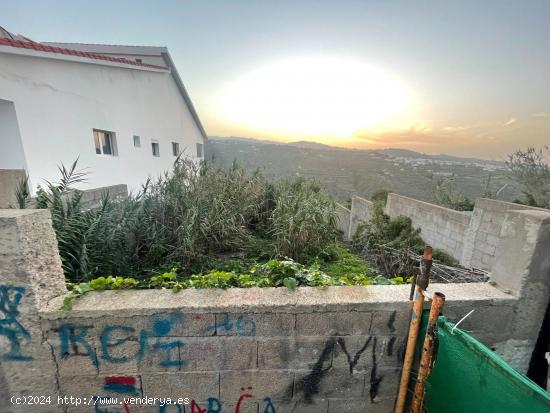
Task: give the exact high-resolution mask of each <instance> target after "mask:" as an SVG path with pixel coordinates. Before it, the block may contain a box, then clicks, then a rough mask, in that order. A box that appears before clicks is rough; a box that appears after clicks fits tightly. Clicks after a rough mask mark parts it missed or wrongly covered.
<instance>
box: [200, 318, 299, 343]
mask: <svg viewBox="0 0 550 413" xmlns="http://www.w3.org/2000/svg"><path fill="white" fill-rule="evenodd" d="M295 322H296V316H295V314H289V313H262V314H253V313H248V314H228V313H222V314H216V323H215V324H214V323H212V324H211V325H210V326H208V329H209V330H211V331H213V330H214V329H215V331H216V335H218V336H249V337H254V336H259V337H261V336H268V337H273V336H291V335H293V334H294V324H295Z"/></svg>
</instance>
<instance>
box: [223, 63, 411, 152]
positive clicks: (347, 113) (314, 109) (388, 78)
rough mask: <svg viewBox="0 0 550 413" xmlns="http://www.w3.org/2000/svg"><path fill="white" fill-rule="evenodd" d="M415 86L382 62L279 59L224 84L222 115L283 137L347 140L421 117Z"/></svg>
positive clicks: (257, 131) (399, 126)
mask: <svg viewBox="0 0 550 413" xmlns="http://www.w3.org/2000/svg"><path fill="white" fill-rule="evenodd" d="M416 106H417V105H416V102H415V97H414V94H413V91H412V90H411V89H410V88H409V87H408V86H407V85H406V84H405V83H404V82H403V80H402V79H399V78H397V77H396V76H394V75H393V74H391V73H389V72H387V71H386V70H384V69H383V68H380V67H376V66H374V65H370V64H368V63H366V62H363V61H360V60H354V59H349V58H341V57H310V58H295V59H286V60H281V61H276V62H273V63H271V64H267V65H264V66H261V67H260V68H258V69H256V70H254V71H252V72H249V73H246V74H244V75H243V76H242V77H240V78H238V79H236V80H234V81H232V82H229V83H228V84H226V86H225V87H224V88H223V90H222V92H221V93H220V96H219V100H218V110H217V113H218V115H219V116H220V118H221V119H220V120H222V119H223V121H225V122H226V123H228V124H232V125H234V126H235V127H237V128H241V129H243V130H251V131H254V135H255V136H257V135H258V134H259V135H261V136H265V137H270V138H274V139H279V140H292V139H305V138H308V137H315V138H316V139H317V140H318V141H323V142H332V143H334V142H339V141H341V142H344V141H348V140H350V139H353V137H354V135H355V134H356V133H359V132H361V131H365V130H368V131H371V132H377V133H378V132H382V131H386V130H396V129H403V128H408V127H410V126H411V125H413V124H415V123H416V122H417V120H416V116H417V115H416Z"/></svg>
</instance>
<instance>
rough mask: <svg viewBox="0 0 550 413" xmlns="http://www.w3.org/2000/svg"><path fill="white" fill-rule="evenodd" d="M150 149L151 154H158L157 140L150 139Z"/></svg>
mask: <svg viewBox="0 0 550 413" xmlns="http://www.w3.org/2000/svg"><path fill="white" fill-rule="evenodd" d="M151 150H152V152H153V156H160V146H159V143H158V142H157V141H151Z"/></svg>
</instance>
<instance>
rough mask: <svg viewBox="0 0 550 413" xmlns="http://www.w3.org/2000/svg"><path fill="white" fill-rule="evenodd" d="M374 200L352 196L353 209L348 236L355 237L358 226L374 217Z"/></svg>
mask: <svg viewBox="0 0 550 413" xmlns="http://www.w3.org/2000/svg"><path fill="white" fill-rule="evenodd" d="M373 207H374V206H373V203H372V201H369V200H368V199H364V198H361V197H358V196H354V197H352V198H351V211H350V220H349V231H348V238H350V239H351V238H353V236H354V235H355V232H356V231H357V227H358V226H359V224H361V223H362V222H364V221H369V220H370V219H371V218H372V209H373Z"/></svg>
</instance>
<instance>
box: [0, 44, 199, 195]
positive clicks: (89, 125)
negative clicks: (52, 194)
mask: <svg viewBox="0 0 550 413" xmlns="http://www.w3.org/2000/svg"><path fill="white" fill-rule="evenodd" d="M0 99H6V100H9V101H13V102H14V103H15V107H16V108H17V118H18V121H19V129H20V132H21V137H22V141H23V148H24V151H25V155H26V160H27V168H28V172H29V176H30V183H31V186H32V187H33V190H34V189H35V188H36V185H37V184H38V183H41V182H43V179H48V180H57V179H58V176H59V174H58V172H57V165H59V164H60V163H61V162H63V163H64V164H65V165H67V164H70V163H72V162H73V161H74V160H75V159H76V158H77V157H80V160H79V165H80V167H81V168H88V170H89V172H90V174H89V176H88V183H87V184H84V185H81V186H80V188H81V189H87V188H94V187H99V186H107V185H113V184H127V185H128V187H129V189H130V190H133V191H135V190H137V189H139V188H140V186H141V184H142V183H143V182H144V181H145V180H146V178H147V177H148V176H151V177H157V176H158V175H159V174H161V173H162V172H164V171H165V170H167V169H169V168H170V167H171V164H172V162H173V161H174V159H175V158H174V156H173V155H172V147H171V146H172V145H171V142H173V141H174V142H179V143H180V149H182V150H184V149H185V151H186V153H187V154H189V155H191V156H192V157H196V145H195V144H196V143H197V142H199V143H202V142H203V138H202V135H201V133H200V131H199V128H198V127H197V125H196V124H195V122H194V120H193V118H192V116H191V114H190V112H189V109H188V108H187V106H186V105H185V102H184V100H183V97H182V96H181V94H180V92H179V90H178V89H177V87H176V84H175V82H174V80H173V78H172V76H171V74H170V73H169V72H158V71H144V70H138V69H127V68H122V67H110V66H103V65H96V64H86V63H77V62H66V61H61V60H52V59H45V58H38V57H31V56H17V55H11V54H2V53H0ZM94 128H96V129H104V130H109V131H113V132H115V133H116V140H117V147H118V156H115V157H112V156H98V155H96V154H95V146H94V141H93V134H92V130H93V129H94ZM134 135H139V136H141V148H134V146H133V136H134ZM152 139H156V140H158V141H159V143H160V157H154V156H152V153H151V140H152ZM3 167H4V166H3V164H0V168H3Z"/></svg>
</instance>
